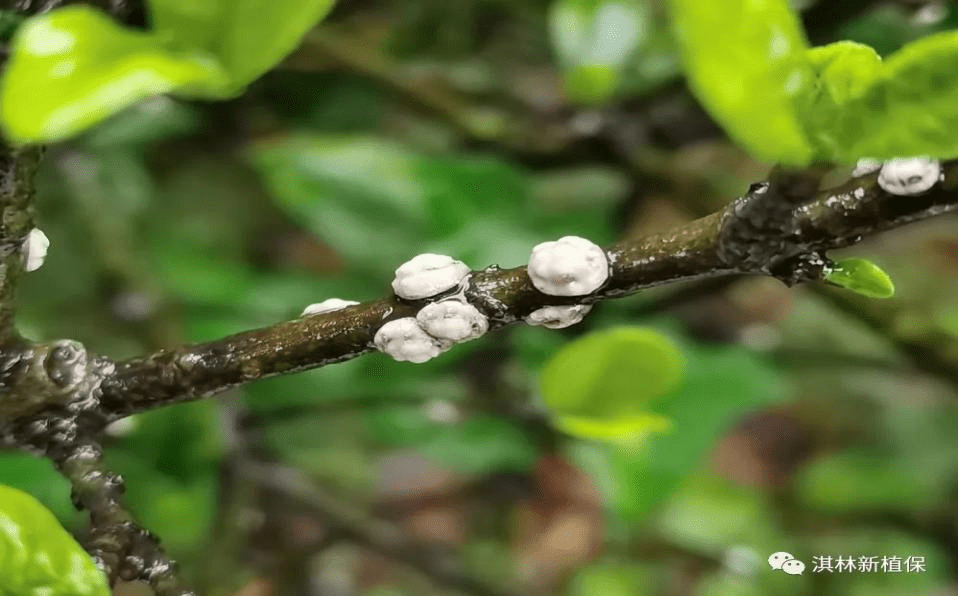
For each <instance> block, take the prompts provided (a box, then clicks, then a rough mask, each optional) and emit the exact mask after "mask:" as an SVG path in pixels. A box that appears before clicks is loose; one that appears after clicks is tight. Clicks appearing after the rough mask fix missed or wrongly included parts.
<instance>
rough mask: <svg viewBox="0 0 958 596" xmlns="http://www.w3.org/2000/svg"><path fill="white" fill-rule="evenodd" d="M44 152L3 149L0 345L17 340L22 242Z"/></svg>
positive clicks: (0, 157) (0, 169)
mask: <svg viewBox="0 0 958 596" xmlns="http://www.w3.org/2000/svg"><path fill="white" fill-rule="evenodd" d="M42 155H43V150H42V149H40V148H36V147H31V148H23V149H10V148H7V147H3V148H0V344H7V343H8V342H9V341H10V340H11V339H13V338H15V336H16V332H15V331H14V329H13V313H14V288H15V286H16V282H17V278H18V277H19V276H20V274H21V273H22V272H23V248H22V247H23V240H24V238H25V237H26V235H27V233H28V232H29V231H30V230H31V229H33V209H32V205H31V203H32V201H33V176H34V174H36V171H37V167H38V166H39V165H40V157H41V156H42Z"/></svg>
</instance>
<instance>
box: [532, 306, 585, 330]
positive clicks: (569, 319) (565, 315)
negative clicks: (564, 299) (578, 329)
mask: <svg viewBox="0 0 958 596" xmlns="http://www.w3.org/2000/svg"><path fill="white" fill-rule="evenodd" d="M590 310H592V306H591V305H589V304H573V305H571V306H544V307H542V308H540V309H538V310H534V311H532V312H531V313H529V314H528V315H526V316H525V317H524V318H523V320H524V321H525V322H526V323H527V324H529V325H541V326H543V327H548V328H549V329H565V328H566V327H570V326H572V325H575V324H576V323H578V322H580V321H582V319H583V318H585V316H586V315H587V314H589V311H590Z"/></svg>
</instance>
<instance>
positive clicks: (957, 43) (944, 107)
mask: <svg viewBox="0 0 958 596" xmlns="http://www.w3.org/2000/svg"><path fill="white" fill-rule="evenodd" d="M956 69H958V31H948V32H945V33H939V34H937V35H932V36H929V37H925V38H923V39H919V40H917V41H914V42H912V43H910V44H908V45H906V46H905V47H903V48H902V49H900V50H899V51H897V52H895V53H894V54H892V55H891V56H890V57H889V58H888V60H887V61H886V62H885V65H884V69H883V72H882V74H881V76H880V77H877V78H876V81H875V83H874V84H873V85H872V88H871V89H869V91H868V93H867V94H865V95H863V96H862V98H861V100H860V101H858V102H856V103H855V104H854V105H851V106H849V109H847V110H846V111H845V116H846V118H847V119H848V120H851V122H852V123H860V124H859V128H860V129H861V130H862V131H864V133H865V134H862V135H859V136H857V137H854V138H852V139H849V140H850V141H852V142H850V143H849V146H848V147H847V148H846V153H845V154H844V155H842V156H841V157H842V158H843V159H842V161H845V162H851V161H852V160H853V159H854V158H856V157H859V156H862V155H869V156H873V157H879V158H892V157H898V156H903V155H928V156H930V157H938V158H943V159H946V158H952V157H955V156H958V136H956V135H955V134H954V131H955V130H956V129H958V82H956V80H955V72H956ZM849 128H850V126H849V125H848V124H845V129H846V130H847V129H849Z"/></svg>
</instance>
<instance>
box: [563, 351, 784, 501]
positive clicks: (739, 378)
mask: <svg viewBox="0 0 958 596" xmlns="http://www.w3.org/2000/svg"><path fill="white" fill-rule="evenodd" d="M680 346H681V349H682V354H683V356H684V357H685V359H686V361H687V362H686V365H685V374H684V376H683V381H682V383H681V384H680V385H679V386H678V387H676V388H675V389H673V390H672V391H669V392H668V393H667V394H666V395H663V396H661V397H659V398H657V399H655V400H652V401H651V402H650V403H649V405H648V407H647V408H646V410H647V413H648V414H650V415H655V416H661V417H662V418H663V419H665V420H668V421H669V423H670V428H669V429H668V431H667V432H661V433H649V435H648V436H647V437H646V439H645V440H644V441H643V442H642V443H641V444H638V445H636V444H633V445H622V444H621V443H622V442H616V444H611V445H610V444H603V445H588V444H581V443H579V444H574V445H573V446H572V448H573V450H574V451H573V452H574V454H575V458H576V461H578V462H579V463H580V464H581V465H583V466H584V468H585V469H586V470H587V471H589V473H590V475H591V476H593V478H594V479H595V481H596V482H597V483H598V484H599V486H600V489H601V490H602V493H603V496H604V500H605V502H606V503H607V504H608V506H609V508H610V509H612V510H614V511H615V512H616V513H617V514H619V515H621V516H623V517H624V518H627V519H630V520H638V519H641V518H642V517H643V516H645V515H647V514H648V513H649V512H650V511H651V510H652V509H653V508H654V507H655V506H656V505H658V504H659V503H661V502H662V501H663V500H664V499H665V498H667V497H668V496H669V495H670V494H671V493H672V491H673V490H675V488H676V487H677V486H678V485H679V484H680V482H681V481H682V479H683V478H685V477H686V476H687V475H688V474H689V471H690V470H692V469H693V468H694V467H695V466H697V465H699V463H700V462H701V460H702V458H703V457H704V455H705V454H706V453H707V452H708V450H709V449H711V448H713V447H714V445H715V443H716V441H717V440H718V438H719V437H720V436H722V434H723V433H725V432H727V431H728V429H729V428H730V427H731V426H732V425H734V424H735V423H736V422H737V421H738V420H741V419H742V417H743V416H744V415H745V414H746V413H747V412H750V411H754V410H756V409H759V408H761V407H764V406H766V405H768V404H772V403H779V402H781V401H782V400H783V399H784V398H785V396H786V391H785V385H784V378H783V376H782V374H781V373H780V372H779V371H778V370H777V369H775V368H774V367H772V366H771V365H770V363H769V362H767V361H766V360H765V359H763V358H762V357H761V356H759V355H758V354H755V353H754V352H752V351H750V350H747V349H744V348H736V347H734V346H712V345H703V344H696V343H692V342H685V341H683V342H682V343H681V344H680Z"/></svg>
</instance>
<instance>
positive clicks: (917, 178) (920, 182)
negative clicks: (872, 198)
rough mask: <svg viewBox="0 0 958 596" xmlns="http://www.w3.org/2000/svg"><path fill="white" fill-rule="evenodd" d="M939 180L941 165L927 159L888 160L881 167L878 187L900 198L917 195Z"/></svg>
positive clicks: (929, 188)
mask: <svg viewBox="0 0 958 596" xmlns="http://www.w3.org/2000/svg"><path fill="white" fill-rule="evenodd" d="M939 180H941V163H939V161H938V160H937V159H931V158H929V157H904V158H901V159H890V160H888V161H886V162H885V163H884V165H882V167H881V172H879V174H878V186H880V187H881V188H882V190H884V191H885V192H887V193H890V194H893V195H900V196H908V195H919V194H921V193H923V192H926V191H928V190H931V187H933V186H934V185H935V184H937V183H938V181H939Z"/></svg>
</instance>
